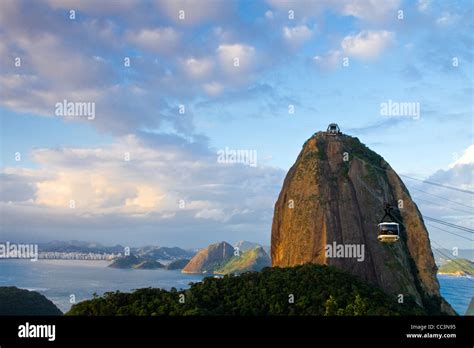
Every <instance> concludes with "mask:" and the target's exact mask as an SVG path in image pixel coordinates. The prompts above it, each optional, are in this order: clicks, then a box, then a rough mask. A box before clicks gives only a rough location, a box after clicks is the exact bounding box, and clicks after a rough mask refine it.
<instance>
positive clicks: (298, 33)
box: [283, 25, 313, 47]
mask: <svg viewBox="0 0 474 348" xmlns="http://www.w3.org/2000/svg"><path fill="white" fill-rule="evenodd" d="M312 36H313V31H312V30H311V29H310V28H308V27H307V26H306V25H298V26H296V27H291V28H290V27H286V26H285V27H284V28H283V38H284V39H285V40H286V42H287V43H289V44H290V45H292V46H295V47H297V46H300V45H302V44H303V43H304V42H306V41H308V40H309V39H311V37H312Z"/></svg>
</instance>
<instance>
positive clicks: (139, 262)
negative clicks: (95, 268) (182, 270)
mask: <svg viewBox="0 0 474 348" xmlns="http://www.w3.org/2000/svg"><path fill="white" fill-rule="evenodd" d="M109 267H111V268H121V269H127V268H133V269H157V268H164V267H165V266H164V265H163V264H161V263H160V262H158V261H154V260H148V259H144V258H142V257H137V256H135V255H129V256H124V257H120V258H118V259H115V260H114V262H112V263H111V264H110V265H109Z"/></svg>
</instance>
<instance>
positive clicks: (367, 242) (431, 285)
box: [271, 131, 455, 314]
mask: <svg viewBox="0 0 474 348" xmlns="http://www.w3.org/2000/svg"><path fill="white" fill-rule="evenodd" d="M385 203H389V204H391V205H392V206H394V207H398V208H399V209H396V210H395V212H394V213H393V216H394V217H395V218H396V220H398V221H397V222H400V239H399V240H398V241H397V242H395V243H381V242H380V241H378V239H377V235H378V226H377V225H378V223H379V222H380V220H381V218H382V216H383V215H384V204H385ZM271 256H272V265H273V266H279V267H291V266H296V265H301V264H304V263H316V264H328V265H332V266H335V267H338V268H341V269H343V270H346V271H348V272H349V273H351V274H353V275H355V276H358V277H359V278H361V279H363V280H365V281H367V282H368V283H371V284H373V285H376V286H378V287H380V288H381V289H383V290H384V291H385V292H386V293H389V294H393V295H396V296H394V301H397V300H403V298H404V297H406V296H409V297H411V298H413V299H414V300H415V301H416V302H417V303H418V304H420V305H421V306H423V307H425V308H426V309H428V310H430V311H431V312H432V313H434V314H435V313H438V314H455V313H454V311H453V310H452V308H451V307H450V306H449V304H447V302H446V301H444V299H443V298H442V297H441V295H440V292H439V283H438V281H437V278H436V265H435V262H434V258H433V253H432V251H431V246H430V240H429V238H428V232H427V230H426V227H425V224H424V222H423V219H422V216H421V213H420V211H419V210H418V208H417V206H416V204H415V203H414V202H413V200H412V199H411V197H410V194H409V192H408V190H407V188H406V187H405V185H404V184H403V182H402V180H401V179H400V177H399V176H398V175H397V174H396V173H395V171H394V170H393V169H392V168H391V167H390V165H389V164H388V163H387V162H386V161H385V160H384V159H383V158H382V157H381V156H380V155H378V154H377V153H375V152H373V151H372V150H370V149H369V148H367V147H366V146H365V145H364V144H362V143H361V142H360V141H359V139H357V138H355V137H351V136H348V135H344V134H341V133H340V132H329V131H328V132H318V133H316V134H314V135H313V136H312V137H311V138H310V139H308V140H307V141H306V143H305V144H304V145H303V149H302V150H301V152H300V154H299V156H298V158H297V160H296V162H295V164H294V165H293V166H292V167H291V169H290V170H289V172H288V174H287V176H286V178H285V181H284V183H283V188H282V190H281V192H280V195H279V197H278V200H277V202H276V204H275V213H274V216H273V225H272V240H271ZM400 295H403V296H400Z"/></svg>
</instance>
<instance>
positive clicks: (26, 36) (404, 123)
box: [0, 0, 474, 248]
mask: <svg viewBox="0 0 474 348" xmlns="http://www.w3.org/2000/svg"><path fill="white" fill-rule="evenodd" d="M473 8H474V5H473V2H472V1H449V0H446V1H429V0H419V1H415V0H413V1H403V0H387V1H383V2H382V1H374V0H340V1H329V0H318V1H316V0H313V1H307V0H300V1H290V0H287V1H280V0H267V1H250V0H246V1H233V0H230V1H219V0H200V1H186V0H173V1H171V0H170V1H168V0H156V1H145V0H113V1H112V0H103V1H100V2H98V1H90V0H81V1H79V0H38V1H33V0H19V1H13V0H3V1H1V2H0V57H1V60H0V126H1V130H0V134H1V149H0V153H1V156H0V166H1V172H0V176H1V186H0V193H1V194H0V209H1V219H2V221H1V223H0V228H1V230H0V233H1V234H0V236H1V237H2V239H6V240H16V241H24V242H31V241H34V242H40V241H49V240H54V239H59V240H70V239H78V240H93V241H98V242H102V243H104V244H117V243H120V244H122V245H131V246H140V245H146V244H154V245H169V246H171V245H177V246H182V247H203V246H206V245H207V244H209V243H212V242H216V241H221V240H226V241H228V242H231V243H233V242H236V241H238V240H249V241H253V242H258V243H262V244H265V245H269V244H270V229H271V221H272V216H273V207H274V204H275V201H276V199H277V197H278V194H279V191H280V189H281V186H282V182H283V179H284V177H285V175H286V172H287V171H288V169H289V168H290V167H291V165H292V164H293V163H294V161H295V160H296V157H297V155H298V153H299V151H300V150H301V146H302V145H303V143H304V142H305V141H306V139H308V138H309V137H310V136H312V135H313V134H314V133H315V132H317V131H321V130H325V129H326V127H327V125H328V124H329V123H331V122H337V123H338V124H339V126H340V127H341V130H342V131H343V132H344V133H346V134H349V135H352V136H357V137H358V138H359V139H360V140H361V141H362V142H363V143H365V144H366V145H368V146H369V147H370V148H371V149H372V150H374V151H376V152H377V153H379V154H380V155H382V156H383V157H384V158H385V159H386V160H387V161H388V162H389V163H390V164H391V166H392V167H393V168H394V169H395V170H396V171H397V172H398V173H401V174H406V175H410V176H412V177H416V178H422V179H423V178H429V179H430V180H432V181H436V180H435V179H437V180H438V181H437V182H440V183H442V184H445V185H450V186H455V187H458V188H464V189H469V190H472V189H474V183H473V180H472V175H473V168H474V143H473V111H474V110H473V37H472V32H474V30H473V29H474V28H473V18H474V14H473ZM67 102H70V103H87V105H88V106H90V107H91V109H90V111H91V113H85V112H80V111H77V110H75V112H74V113H72V114H67V113H65V112H61V111H58V110H59V109H58V108H59V107H58V103H59V104H63V103H67ZM384 103H385V104H388V103H392V104H391V105H400V104H401V103H411V104H410V105H414V109H413V110H412V111H413V112H405V113H402V114H398V115H397V114H395V113H392V114H389V115H387V114H386V113H384V112H383V111H382V105H384ZM92 105H93V107H94V109H92ZM92 110H94V112H93V114H92ZM416 110H418V112H416ZM226 149H227V150H243V151H250V152H249V153H252V154H255V155H256V157H255V160H256V161H255V163H254V164H255V165H249V163H222V161H219V160H218V153H219V152H220V151H224V152H225V151H226ZM405 183H406V185H407V186H408V188H409V189H410V192H411V193H412V196H413V197H415V201H416V202H417V203H418V205H419V207H420V210H421V211H422V213H423V214H426V215H429V216H433V217H437V218H440V219H443V220H446V221H450V222H452V223H457V224H461V225H463V226H468V227H471V228H472V223H473V221H472V204H473V201H472V195H470V194H465V193H461V192H456V191H453V190H447V189H444V188H441V187H435V186H430V185H426V184H422V183H419V182H417V181H413V180H409V179H406V180H405ZM423 191H424V193H423ZM433 195H435V196H433ZM436 196H439V197H441V198H436ZM417 197H418V198H419V199H420V200H419V201H417V199H416V198H417ZM446 199H449V200H450V201H451V202H449V203H447V202H448V201H446ZM453 202H454V203H453ZM452 208H455V209H452ZM460 210H463V211H460ZM466 211H467V212H466ZM452 231H454V232H456V230H452ZM429 232H430V236H431V238H432V239H434V240H436V241H437V242H439V243H440V244H441V245H443V246H446V247H448V248H452V247H459V248H463V247H472V243H470V242H469V241H467V243H466V240H465V239H459V238H457V237H455V236H454V235H450V234H446V233H444V232H442V231H440V230H437V229H431V228H429Z"/></svg>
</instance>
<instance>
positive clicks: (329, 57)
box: [313, 50, 342, 70]
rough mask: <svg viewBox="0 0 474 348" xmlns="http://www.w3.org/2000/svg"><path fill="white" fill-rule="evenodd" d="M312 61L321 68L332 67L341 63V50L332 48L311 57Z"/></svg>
mask: <svg viewBox="0 0 474 348" xmlns="http://www.w3.org/2000/svg"><path fill="white" fill-rule="evenodd" d="M313 61H314V63H315V64H316V65H317V66H318V67H319V68H322V69H323V70H327V69H334V68H336V67H338V66H340V65H341V64H342V52H341V51H339V50H332V51H329V52H327V53H325V54H323V55H317V56H314V57H313Z"/></svg>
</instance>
